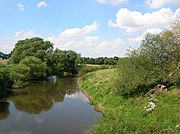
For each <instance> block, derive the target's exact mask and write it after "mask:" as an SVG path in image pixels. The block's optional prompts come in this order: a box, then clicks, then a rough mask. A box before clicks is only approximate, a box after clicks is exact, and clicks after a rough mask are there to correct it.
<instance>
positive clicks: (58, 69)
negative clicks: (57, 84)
mask: <svg viewBox="0 0 180 134" xmlns="http://www.w3.org/2000/svg"><path fill="white" fill-rule="evenodd" d="M79 56H80V55H79V54H77V53H76V52H74V51H72V50H68V51H63V50H59V49H56V50H55V51H54V53H53V57H52V63H53V67H52V71H53V72H54V74H62V73H64V72H69V73H76V72H77V63H78V59H79Z"/></svg>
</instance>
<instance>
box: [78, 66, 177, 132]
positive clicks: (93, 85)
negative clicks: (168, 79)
mask: <svg viewBox="0 0 180 134" xmlns="http://www.w3.org/2000/svg"><path fill="white" fill-rule="evenodd" d="M115 74H116V73H115V70H114V69H106V70H101V71H96V72H91V73H87V74H86V75H84V76H83V78H82V81H81V84H80V86H81V88H82V89H83V90H84V91H85V92H86V93H87V94H88V95H89V96H91V99H92V103H93V104H94V105H95V107H96V108H97V109H98V106H99V104H101V105H102V106H104V107H105V108H106V109H105V110H103V111H102V112H103V115H104V117H102V118H101V119H100V120H99V121H98V123H97V124H95V125H94V126H93V127H92V128H91V129H90V132H89V133H92V134H110V133H111V134H166V133H167V134H171V133H172V134H178V133H180V128H175V127H177V125H180V106H179V104H180V88H179V87H171V88H170V90H169V91H168V92H167V93H166V94H162V95H158V96H155V99H157V100H158V101H157V102H154V103H155V105H156V107H155V109H154V110H153V111H152V112H146V110H145V107H146V106H147V105H148V101H149V99H150V98H149V97H142V96H141V97H136V98H129V99H124V98H122V97H121V96H120V95H119V94H118V91H116V89H115V87H114V81H115V80H116V75H115Z"/></svg>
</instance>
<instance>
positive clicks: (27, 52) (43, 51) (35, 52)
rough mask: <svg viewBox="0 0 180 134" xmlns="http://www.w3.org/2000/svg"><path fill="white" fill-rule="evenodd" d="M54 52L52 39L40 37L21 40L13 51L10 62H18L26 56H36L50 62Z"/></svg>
mask: <svg viewBox="0 0 180 134" xmlns="http://www.w3.org/2000/svg"><path fill="white" fill-rule="evenodd" d="M52 52H53V44H52V43H51V42H50V41H44V40H43V39H41V38H38V37H35V38H31V39H25V40H20V41H18V42H17V43H16V44H15V48H14V49H13V51H12V53H11V54H12V55H11V58H10V63H13V64H17V63H19V62H20V61H21V60H22V59H24V58H25V57H26V56H34V57H37V58H39V59H40V60H42V61H43V62H46V63H47V64H48V63H49V61H50V59H51V56H52Z"/></svg>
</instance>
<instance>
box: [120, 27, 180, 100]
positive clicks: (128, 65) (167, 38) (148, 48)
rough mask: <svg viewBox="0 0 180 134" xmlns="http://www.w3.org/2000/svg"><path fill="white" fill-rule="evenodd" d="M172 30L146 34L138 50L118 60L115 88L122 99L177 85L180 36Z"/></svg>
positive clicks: (178, 78) (178, 80) (179, 68)
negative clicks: (153, 88)
mask: <svg viewBox="0 0 180 134" xmlns="http://www.w3.org/2000/svg"><path fill="white" fill-rule="evenodd" d="M179 28H180V27H179V26H177V25H176V31H178V30H177V29H179ZM174 31H175V30H174V28H172V29H171V30H165V31H163V32H162V33H160V34H147V35H146V36H145V38H144V40H143V41H142V43H141V47H140V48H139V49H138V50H134V51H132V52H130V53H129V56H128V58H124V59H120V60H119V62H118V74H119V78H118V81H117V89H118V90H119V91H120V92H121V93H122V95H123V96H126V97H127V96H131V95H137V94H142V93H145V92H146V91H147V90H148V88H151V87H153V86H155V85H156V84H164V85H166V86H169V85H172V84H173V85H176V84H180V40H179V37H180V36H178V35H179V32H174Z"/></svg>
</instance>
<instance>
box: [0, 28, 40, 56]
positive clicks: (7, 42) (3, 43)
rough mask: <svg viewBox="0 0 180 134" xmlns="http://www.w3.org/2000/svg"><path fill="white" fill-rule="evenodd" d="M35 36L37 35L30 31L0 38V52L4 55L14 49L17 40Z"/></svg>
mask: <svg viewBox="0 0 180 134" xmlns="http://www.w3.org/2000/svg"><path fill="white" fill-rule="evenodd" d="M37 36H38V34H36V33H35V32H34V31H33V30H30V31H18V32H16V33H15V34H14V36H12V37H7V38H1V37H0V47H1V51H2V52H4V53H9V52H10V51H11V50H12V49H13V48H14V46H15V44H16V42H17V41H18V40H23V39H26V38H32V37H37Z"/></svg>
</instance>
